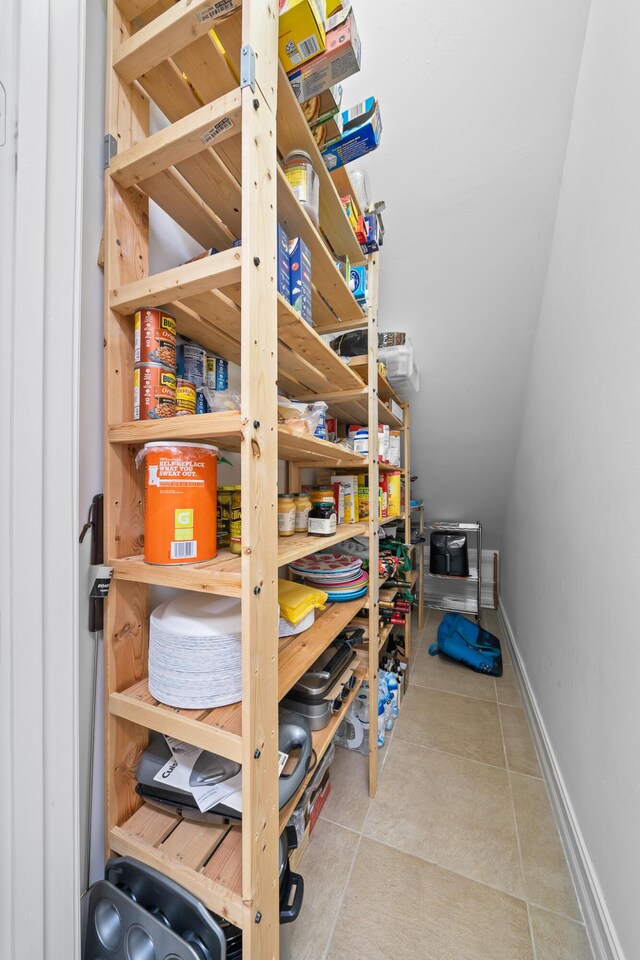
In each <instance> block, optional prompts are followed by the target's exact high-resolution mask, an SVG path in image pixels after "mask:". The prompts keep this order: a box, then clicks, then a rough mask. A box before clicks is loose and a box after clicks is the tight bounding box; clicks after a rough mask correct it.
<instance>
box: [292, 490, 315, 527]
mask: <svg viewBox="0 0 640 960" xmlns="http://www.w3.org/2000/svg"><path fill="white" fill-rule="evenodd" d="M293 504H294V507H295V511H296V519H295V531H296V533H306V532H307V529H308V522H309V511H310V510H311V499H310V497H309V494H308V493H294V495H293Z"/></svg>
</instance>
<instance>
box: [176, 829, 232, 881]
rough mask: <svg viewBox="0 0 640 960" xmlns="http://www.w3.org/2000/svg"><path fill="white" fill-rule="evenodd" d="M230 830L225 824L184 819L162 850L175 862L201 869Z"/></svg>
mask: <svg viewBox="0 0 640 960" xmlns="http://www.w3.org/2000/svg"><path fill="white" fill-rule="evenodd" d="M228 832H229V827H227V826H224V825H223V824H217V823H208V824H204V823H190V822H189V821H188V820H183V821H182V823H180V824H178V826H177V827H176V829H175V830H174V831H173V832H172V833H171V834H170V835H169V836H168V837H167V838H166V840H164V842H163V843H162V852H163V853H165V854H166V855H167V856H168V857H171V859H172V860H173V861H174V862H175V863H183V864H184V865H185V867H190V868H191V869H192V870H196V871H199V870H200V869H201V867H203V866H204V864H205V863H206V862H207V860H208V859H209V858H210V856H211V854H212V853H213V851H214V850H216V849H217V848H218V847H219V846H220V844H221V843H222V841H223V840H224V837H225V835H226V834H227V833H228Z"/></svg>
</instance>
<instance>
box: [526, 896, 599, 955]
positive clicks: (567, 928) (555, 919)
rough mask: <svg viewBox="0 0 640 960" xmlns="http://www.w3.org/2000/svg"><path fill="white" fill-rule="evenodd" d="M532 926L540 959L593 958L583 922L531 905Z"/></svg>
mask: <svg viewBox="0 0 640 960" xmlns="http://www.w3.org/2000/svg"><path fill="white" fill-rule="evenodd" d="M531 926H532V927H533V939H534V940H535V945H536V956H537V958H538V960H593V953H592V951H591V947H590V945H589V938H588V937H587V931H586V930H585V928H584V926H583V924H581V923H575V922H574V921H573V920H567V919H566V917H559V916H558V915H557V914H555V913H549V912H548V911H546V910H539V909H538V908H537V907H531Z"/></svg>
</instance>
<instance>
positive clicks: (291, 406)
mask: <svg viewBox="0 0 640 960" xmlns="http://www.w3.org/2000/svg"><path fill="white" fill-rule="evenodd" d="M326 412H327V405H326V403H325V402H324V401H323V400H316V402H315V403H297V402H296V401H295V400H288V399H287V398H286V397H278V419H279V420H280V421H281V422H283V423H284V425H285V426H286V427H288V428H289V429H290V430H292V431H294V432H295V433H308V434H310V435H311V436H313V435H314V433H315V432H316V427H317V426H318V425H319V423H320V421H321V419H322V417H323V415H325V414H326Z"/></svg>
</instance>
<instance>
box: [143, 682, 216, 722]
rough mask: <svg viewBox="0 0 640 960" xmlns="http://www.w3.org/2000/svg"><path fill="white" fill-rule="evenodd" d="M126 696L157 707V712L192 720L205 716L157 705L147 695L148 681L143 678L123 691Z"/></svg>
mask: <svg viewBox="0 0 640 960" xmlns="http://www.w3.org/2000/svg"><path fill="white" fill-rule="evenodd" d="M125 693H126V695H127V696H128V697H130V698H133V699H135V700H139V701H140V702H142V703H148V704H151V706H153V707H157V708H158V710H167V711H169V712H170V713H180V714H182V716H184V717H190V718H191V719H192V720H201V719H202V717H204V716H206V713H207V711H206V710H180V709H179V708H178V707H170V706H168V705H167V704H166V703H159V701H158V700H156V699H155V697H152V696H151V694H150V693H149V681H148V680H147V678H146V677H145V679H144V680H140V681H139V682H138V683H134V685H133V686H132V687H129V688H128V690H126V691H125Z"/></svg>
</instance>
